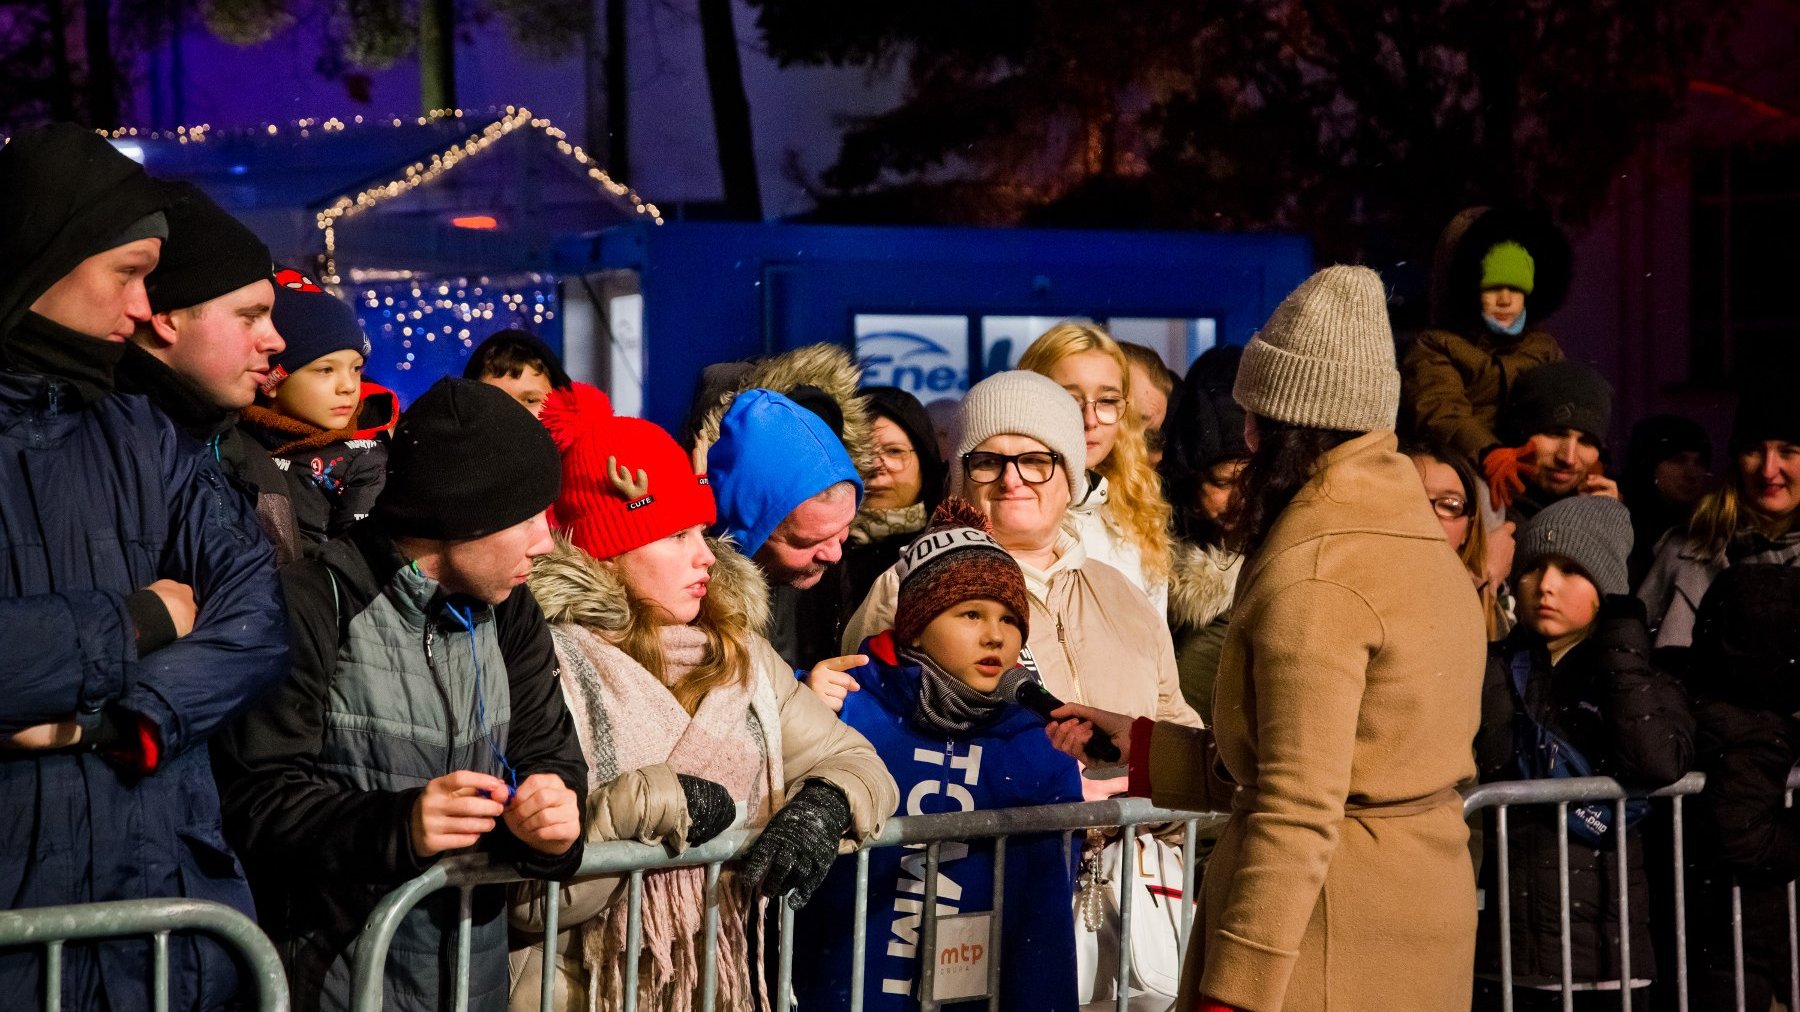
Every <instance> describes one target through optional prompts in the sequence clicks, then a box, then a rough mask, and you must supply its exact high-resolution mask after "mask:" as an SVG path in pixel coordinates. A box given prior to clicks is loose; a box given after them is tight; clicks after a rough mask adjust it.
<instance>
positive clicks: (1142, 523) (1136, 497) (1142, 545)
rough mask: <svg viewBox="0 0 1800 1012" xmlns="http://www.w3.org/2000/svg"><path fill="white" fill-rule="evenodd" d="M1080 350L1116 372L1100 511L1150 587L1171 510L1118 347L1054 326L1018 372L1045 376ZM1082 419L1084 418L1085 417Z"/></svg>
mask: <svg viewBox="0 0 1800 1012" xmlns="http://www.w3.org/2000/svg"><path fill="white" fill-rule="evenodd" d="M1084 351H1097V352H1100V353H1101V354H1104V355H1105V356H1107V357H1108V358H1110V359H1112V360H1113V361H1114V362H1115V363H1117V364H1118V367H1119V385H1120V389H1121V390H1122V391H1123V392H1124V394H1125V402H1126V403H1125V407H1126V409H1125V410H1124V411H1122V412H1120V413H1119V438H1118V439H1117V440H1116V441H1114V443H1113V448H1112V452H1111V453H1108V454H1107V455H1106V458H1105V459H1104V460H1102V461H1100V463H1098V464H1096V465H1095V466H1094V470H1095V471H1098V472H1099V473H1100V474H1101V475H1102V476H1104V477H1105V478H1106V481H1107V485H1108V486H1109V487H1110V489H1111V498H1110V499H1109V501H1108V502H1107V504H1106V505H1105V506H1103V507H1102V511H1103V513H1104V515H1105V516H1106V518H1107V519H1108V520H1109V521H1110V522H1111V523H1112V525H1113V526H1114V527H1115V528H1117V529H1118V530H1119V531H1121V532H1122V533H1123V534H1124V535H1125V537H1126V538H1127V539H1128V540H1130V542H1131V543H1132V544H1133V545H1135V546H1136V547H1137V550H1138V554H1139V555H1140V556H1141V557H1142V558H1143V562H1144V575H1145V577H1146V578H1148V579H1149V580H1150V582H1152V583H1165V582H1167V581H1168V579H1169V569H1170V565H1171V562H1172V545H1173V539H1172V538H1171V537H1170V536H1169V530H1170V521H1171V519H1172V517H1173V514H1174V511H1173V510H1171V509H1170V508H1169V504H1168V503H1167V502H1165V501H1164V500H1163V496H1162V482H1161V480H1160V479H1158V478H1157V476H1156V469H1155V468H1153V467H1151V466H1150V451H1149V449H1148V448H1147V447H1146V446H1145V445H1144V421H1143V419H1141V418H1139V417H1138V414H1137V411H1136V410H1135V409H1133V407H1132V404H1131V366H1130V363H1128V362H1127V361H1126V360H1125V351H1124V349H1122V348H1120V347H1119V342H1117V341H1115V340H1113V338H1112V335H1111V334H1108V333H1107V332H1106V331H1105V330H1104V329H1102V328H1100V327H1097V326H1095V325H1093V324H1090V323H1059V324H1057V325H1056V326H1054V327H1051V328H1050V329H1049V330H1046V331H1044V332H1043V333H1042V334H1040V335H1038V339H1037V340H1035V341H1033V342H1031V347H1029V348H1026V349H1025V354H1024V355H1022V356H1020V358H1019V368H1021V369H1029V370H1031V371H1032V372H1035V373H1040V374H1042V375H1044V376H1048V375H1050V370H1051V369H1053V368H1055V367H1056V363H1058V362H1061V361H1062V360H1063V359H1065V358H1068V357H1069V356H1070V355H1078V354H1080V353H1082V352H1084ZM1084 417H1085V416H1084Z"/></svg>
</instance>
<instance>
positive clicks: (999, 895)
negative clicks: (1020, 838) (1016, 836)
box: [987, 836, 1007, 1012]
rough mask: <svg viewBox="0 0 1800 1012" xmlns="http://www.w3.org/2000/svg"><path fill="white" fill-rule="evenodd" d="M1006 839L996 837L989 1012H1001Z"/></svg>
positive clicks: (989, 945)
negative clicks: (1001, 954) (1001, 958)
mask: <svg viewBox="0 0 1800 1012" xmlns="http://www.w3.org/2000/svg"><path fill="white" fill-rule="evenodd" d="M1006 839H1007V838H1006V837H1004V836H996V837H994V903H993V909H992V910H991V911H990V913H989V914H988V917H989V920H988V976H987V989H988V1012H1000V946H1001V942H1002V940H1003V939H1004V938H1005V935H1003V934H1002V933H1001V922H1002V919H1003V918H1004V917H1005V916H1006Z"/></svg>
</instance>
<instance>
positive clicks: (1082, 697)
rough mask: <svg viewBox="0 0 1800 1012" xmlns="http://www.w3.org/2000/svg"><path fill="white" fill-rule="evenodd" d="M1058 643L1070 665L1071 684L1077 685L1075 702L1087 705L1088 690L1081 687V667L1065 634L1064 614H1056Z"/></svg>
mask: <svg viewBox="0 0 1800 1012" xmlns="http://www.w3.org/2000/svg"><path fill="white" fill-rule="evenodd" d="M1056 645H1057V646H1060V647H1062V655H1063V663H1064V664H1067V665H1068V666H1069V684H1070V685H1073V686H1074V687H1075V702H1077V703H1080V704H1081V705H1083V706H1086V705H1087V692H1086V691H1085V690H1083V689H1082V687H1081V668H1079V667H1077V666H1076V664H1075V655H1074V654H1072V653H1070V652H1069V639H1068V637H1067V636H1065V635H1063V620H1062V616H1061V615H1058V616H1056Z"/></svg>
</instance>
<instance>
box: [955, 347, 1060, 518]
mask: <svg viewBox="0 0 1800 1012" xmlns="http://www.w3.org/2000/svg"><path fill="white" fill-rule="evenodd" d="M1000 435H1014V436H1030V437H1031V438H1032V439H1035V440H1037V441H1038V442H1040V443H1042V444H1044V445H1045V446H1047V447H1049V448H1050V449H1051V450H1052V451H1054V452H1055V453H1057V454H1060V455H1061V456H1062V464H1063V473H1065V474H1067V475H1068V476H1069V501H1070V502H1071V503H1078V502H1080V501H1081V500H1082V499H1084V498H1086V496H1087V493H1088V481H1087V435H1086V432H1085V429H1084V427H1083V425H1082V421H1081V409H1080V408H1078V407H1076V406H1075V398H1073V397H1070V396H1069V392H1068V391H1067V390H1064V389H1063V388H1062V387H1059V386H1057V385H1056V381H1055V380H1053V379H1051V378H1050V377H1048V376H1044V375H1041V374H1039V373H1035V372H1028V371H1026V370H1024V369H1014V370H1012V371H1010V372H1001V373H995V374H994V375H992V376H989V377H988V378H987V379H984V380H982V381H981V382H980V383H977V384H975V385H974V386H972V387H970V388H969V393H968V396H966V397H964V398H963V401H962V410H961V411H959V412H958V413H957V440H956V452H955V453H954V454H953V455H952V456H951V458H950V487H951V488H952V489H958V488H961V487H962V459H963V454H965V453H968V452H970V451H971V450H973V449H975V448H976V447H977V446H980V445H981V444H982V443H983V442H984V441H985V440H986V439H987V438H988V437H989V436H1000Z"/></svg>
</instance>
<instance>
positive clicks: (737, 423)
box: [706, 390, 863, 555]
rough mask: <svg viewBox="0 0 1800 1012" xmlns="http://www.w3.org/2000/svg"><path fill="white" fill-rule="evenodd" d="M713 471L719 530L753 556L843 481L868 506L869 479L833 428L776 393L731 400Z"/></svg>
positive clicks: (711, 457)
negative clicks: (798, 511) (798, 512)
mask: <svg viewBox="0 0 1800 1012" xmlns="http://www.w3.org/2000/svg"><path fill="white" fill-rule="evenodd" d="M706 472H707V474H706V477H707V480H708V482H710V483H711V485H712V489H713V497H714V498H715V499H716V500H717V501H718V505H719V522H718V524H717V526H716V527H715V530H717V531H718V532H720V533H722V534H729V535H731V538H732V540H734V541H736V542H737V545H738V549H739V550H740V551H742V552H743V553H744V554H745V555H755V554H756V553H757V550H759V549H760V548H762V546H763V542H765V541H767V540H769V535H770V534H771V533H773V532H774V530H775V528H776V527H777V526H778V525H780V523H781V522H782V521H783V520H785V519H787V515H788V514H789V513H792V512H793V511H794V507H796V506H799V505H800V504H801V503H803V502H805V501H806V500H808V499H811V498H812V497H813V496H815V495H818V494H819V493H820V492H823V491H825V490H826V489H828V488H830V487H831V486H833V485H836V484H837V483H838V482H840V481H848V482H852V483H854V484H855V485H856V502H857V505H858V506H861V505H862V493H863V487H862V477H861V476H860V475H858V474H857V473H856V465H855V464H852V463H851V462H850V454H849V453H847V452H846V451H845V450H844V444H843V443H842V442H840V441H839V440H838V437H837V436H836V435H834V434H833V433H832V431H831V427H830V426H828V425H826V424H825V422H824V421H823V420H822V419H820V418H819V416H818V415H815V414H813V413H812V412H811V411H808V410H806V409H805V408H803V407H801V406H800V405H798V404H795V403H794V402H793V401H791V400H789V399H788V398H786V397H784V396H782V395H781V394H778V393H776V392H774V391H773V390H746V391H744V392H743V393H741V394H738V395H737V398H736V399H735V400H733V401H732V402H731V409H730V410H728V411H726V412H725V417H724V418H723V419H721V420H720V422H719V439H718V441H717V442H715V443H713V445H712V447H711V448H710V449H709V450H708V451H707V454H706Z"/></svg>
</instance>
